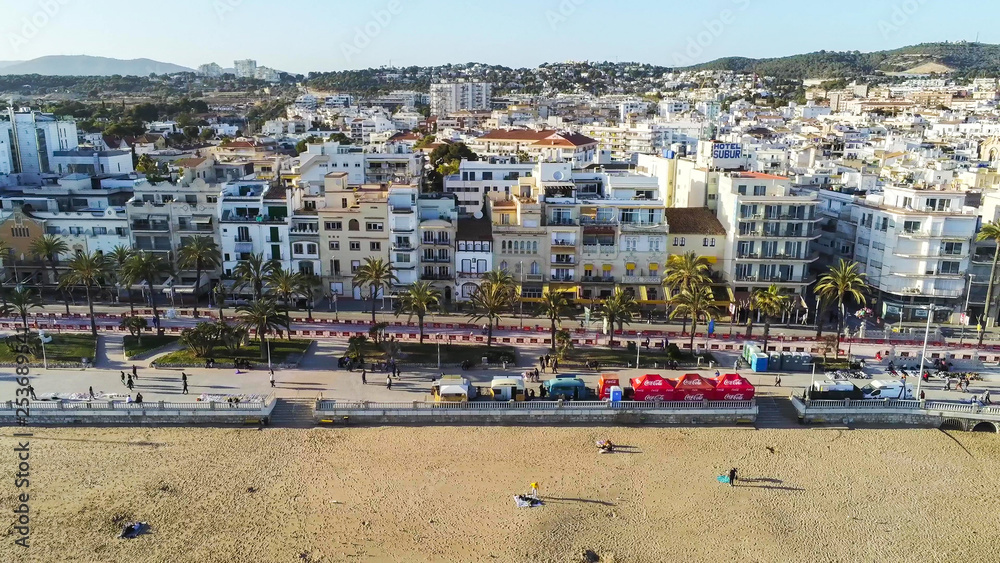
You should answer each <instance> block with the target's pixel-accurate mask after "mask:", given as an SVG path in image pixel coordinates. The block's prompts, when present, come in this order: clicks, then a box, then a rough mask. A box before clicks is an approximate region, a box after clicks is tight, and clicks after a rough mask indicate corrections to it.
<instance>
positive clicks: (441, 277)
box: [420, 273, 455, 281]
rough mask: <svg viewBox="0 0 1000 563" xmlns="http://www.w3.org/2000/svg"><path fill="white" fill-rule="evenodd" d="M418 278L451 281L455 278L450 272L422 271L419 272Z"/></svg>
mask: <svg viewBox="0 0 1000 563" xmlns="http://www.w3.org/2000/svg"><path fill="white" fill-rule="evenodd" d="M420 279H421V280H422V281H451V280H454V279H455V276H453V275H451V274H441V273H437V274H428V273H423V274H420Z"/></svg>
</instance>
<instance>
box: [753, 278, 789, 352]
mask: <svg viewBox="0 0 1000 563" xmlns="http://www.w3.org/2000/svg"><path fill="white" fill-rule="evenodd" d="M750 299H751V300H752V301H753V303H754V309H756V310H757V311H760V314H761V316H763V317H764V352H765V353H766V352H767V341H768V339H769V338H770V336H771V319H772V318H774V317H777V316H779V315H781V312H782V311H784V310H785V306H786V305H787V304H788V296H787V295H783V294H782V293H781V289H779V288H778V286H776V285H772V286H770V287H768V288H767V289H757V290H756V291H754V292H753V294H752V295H751V296H750Z"/></svg>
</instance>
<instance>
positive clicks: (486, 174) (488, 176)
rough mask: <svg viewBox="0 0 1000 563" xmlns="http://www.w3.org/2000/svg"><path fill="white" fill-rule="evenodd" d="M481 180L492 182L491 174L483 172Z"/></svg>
mask: <svg viewBox="0 0 1000 563" xmlns="http://www.w3.org/2000/svg"><path fill="white" fill-rule="evenodd" d="M483 180H493V173H492V172H483Z"/></svg>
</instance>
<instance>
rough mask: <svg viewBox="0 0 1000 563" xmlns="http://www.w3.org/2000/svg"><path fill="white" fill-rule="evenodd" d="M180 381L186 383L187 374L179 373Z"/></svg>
mask: <svg viewBox="0 0 1000 563" xmlns="http://www.w3.org/2000/svg"><path fill="white" fill-rule="evenodd" d="M181 381H183V382H184V383H187V382H188V374H187V373H185V372H183V371H182V372H181Z"/></svg>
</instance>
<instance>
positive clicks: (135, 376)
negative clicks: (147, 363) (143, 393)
mask: <svg viewBox="0 0 1000 563" xmlns="http://www.w3.org/2000/svg"><path fill="white" fill-rule="evenodd" d="M132 377H134V378H136V379H139V370H137V369H136V367H135V364H132Z"/></svg>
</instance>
